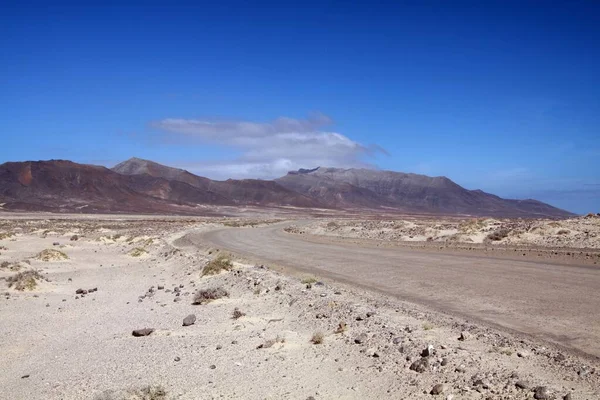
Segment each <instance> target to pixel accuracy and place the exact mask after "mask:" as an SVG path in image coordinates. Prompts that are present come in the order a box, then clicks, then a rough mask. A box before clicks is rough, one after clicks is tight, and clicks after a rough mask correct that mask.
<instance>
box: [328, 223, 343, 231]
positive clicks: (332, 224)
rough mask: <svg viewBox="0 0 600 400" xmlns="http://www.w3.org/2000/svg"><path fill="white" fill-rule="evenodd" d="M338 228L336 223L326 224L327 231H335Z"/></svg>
mask: <svg viewBox="0 0 600 400" xmlns="http://www.w3.org/2000/svg"><path fill="white" fill-rule="evenodd" d="M339 227H340V226H339V225H338V224H337V222H334V221H331V222H328V223H327V229H332V230H333V229H337V228H339Z"/></svg>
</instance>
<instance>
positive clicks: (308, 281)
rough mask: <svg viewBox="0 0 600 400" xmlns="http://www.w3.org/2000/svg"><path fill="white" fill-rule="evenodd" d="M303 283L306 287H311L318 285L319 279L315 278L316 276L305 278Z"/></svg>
mask: <svg viewBox="0 0 600 400" xmlns="http://www.w3.org/2000/svg"><path fill="white" fill-rule="evenodd" d="M301 282H302V283H303V284H305V285H309V284H313V283H317V278H315V277H314V276H308V277H306V278H303V279H302V281H301Z"/></svg>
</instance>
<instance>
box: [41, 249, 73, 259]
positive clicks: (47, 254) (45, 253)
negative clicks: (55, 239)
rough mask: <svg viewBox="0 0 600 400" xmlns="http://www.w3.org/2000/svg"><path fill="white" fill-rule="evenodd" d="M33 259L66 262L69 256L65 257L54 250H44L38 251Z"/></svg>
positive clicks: (60, 252)
mask: <svg viewBox="0 0 600 400" xmlns="http://www.w3.org/2000/svg"><path fill="white" fill-rule="evenodd" d="M35 258H37V259H38V260H42V261H46V262H48V261H62V260H68V259H69V256H67V255H66V254H65V253H63V252H62V251H60V250H54V249H46V250H42V251H40V252H39V253H38V254H37V255H36V256H35Z"/></svg>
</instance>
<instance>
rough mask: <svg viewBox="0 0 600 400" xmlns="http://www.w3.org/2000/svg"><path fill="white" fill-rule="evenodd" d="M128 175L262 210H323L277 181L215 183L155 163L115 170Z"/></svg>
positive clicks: (132, 164) (120, 166) (132, 163)
mask: <svg viewBox="0 0 600 400" xmlns="http://www.w3.org/2000/svg"><path fill="white" fill-rule="evenodd" d="M112 170H113V171H115V172H118V173H120V174H124V175H142V174H147V175H151V176H154V177H160V178H165V179H168V180H174V181H180V182H185V183H188V184H190V185H192V186H194V187H197V188H199V189H202V190H207V191H210V192H212V193H215V194H218V195H219V196H221V197H223V198H225V199H227V200H228V201H229V202H231V203H233V204H254V205H262V206H282V205H285V206H295V207H322V206H323V204H321V203H320V202H319V201H317V200H315V199H313V198H310V197H308V196H305V195H303V194H300V193H297V192H294V191H291V190H289V189H286V188H285V187H283V186H281V185H279V184H278V183H276V182H274V181H265V180H260V179H243V180H236V179H228V180H226V181H213V180H210V179H208V178H204V177H201V176H197V175H194V174H192V173H190V172H188V171H186V170H183V169H178V168H172V167H167V166H166V165H162V164H158V163H156V162H154V161H149V160H143V159H140V158H135V157H134V158H130V159H129V160H127V161H124V162H122V163H120V164H117V165H115V166H114V167H113V168H112Z"/></svg>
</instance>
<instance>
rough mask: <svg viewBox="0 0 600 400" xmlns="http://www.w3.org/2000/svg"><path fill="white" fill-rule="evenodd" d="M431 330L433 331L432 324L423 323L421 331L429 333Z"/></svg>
mask: <svg viewBox="0 0 600 400" xmlns="http://www.w3.org/2000/svg"><path fill="white" fill-rule="evenodd" d="M432 329H433V324H431V323H429V322H425V323H424V324H423V330H425V331H430V330H432Z"/></svg>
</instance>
